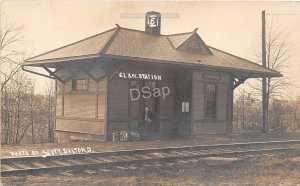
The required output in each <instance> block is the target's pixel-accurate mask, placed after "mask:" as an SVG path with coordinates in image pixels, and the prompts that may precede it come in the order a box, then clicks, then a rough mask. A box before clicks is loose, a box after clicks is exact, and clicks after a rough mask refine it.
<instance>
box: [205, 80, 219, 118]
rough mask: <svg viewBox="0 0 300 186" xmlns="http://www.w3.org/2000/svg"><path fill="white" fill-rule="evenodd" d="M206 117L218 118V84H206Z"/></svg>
mask: <svg viewBox="0 0 300 186" xmlns="http://www.w3.org/2000/svg"><path fill="white" fill-rule="evenodd" d="M205 99H206V101H205V103H206V118H216V84H206V90H205Z"/></svg>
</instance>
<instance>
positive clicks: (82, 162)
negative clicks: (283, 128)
mask: <svg viewBox="0 0 300 186" xmlns="http://www.w3.org/2000/svg"><path fill="white" fill-rule="evenodd" d="M270 145H273V146H275V147H273V148H270V147H269V146H270ZM281 145H284V147H281ZM293 145H300V140H289V141H271V142H252V143H234V144H221V145H213V146H211V145H210V146H208V145H206V146H184V147H165V148H150V149H135V150H123V151H109V152H96V153H89V154H73V155H59V156H48V157H46V158H44V157H24V158H4V159H2V160H1V163H2V164H1V174H2V175H11V174H16V173H32V172H44V171H48V170H58V169H60V170H65V169H73V168H84V167H95V166H99V165H101V166H109V165H116V164H128V163H139V162H152V161H170V160H177V159H191V158H204V157H216V156H232V155H244V154H260V153H266V152H277V151H285V150H292V149H300V146H297V147H294V146H293ZM266 146H267V147H268V148H266ZM128 155H131V156H128ZM98 158H99V159H98ZM101 158H102V160H101ZM124 158H125V159H124ZM64 160H65V161H66V162H64ZM70 162H71V163H70ZM28 163H29V164H30V165H31V167H30V166H28ZM51 163H52V164H51ZM24 164H25V165H24ZM26 164H27V166H28V167H27V168H26ZM32 164H38V165H39V167H34V166H33V168H32ZM5 166H6V167H12V169H6V170H3V167H5ZM13 167H17V168H13ZM18 167H21V168H18ZM24 167H25V168H24Z"/></svg>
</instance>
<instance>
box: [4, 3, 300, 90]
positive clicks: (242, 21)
mask: <svg viewBox="0 0 300 186" xmlns="http://www.w3.org/2000/svg"><path fill="white" fill-rule="evenodd" d="M262 10H265V11H266V12H267V20H266V21H267V24H268V25H270V23H272V25H273V27H274V28H276V29H278V30H280V31H282V30H284V32H285V33H287V34H288V35H289V38H288V40H289V42H290V43H291V47H292V48H291V51H290V56H291V57H290V59H289V61H288V62H287V64H286V65H287V66H288V68H287V72H288V73H289V74H290V75H289V76H292V77H295V78H296V79H295V84H296V85H298V86H300V78H299V77H300V52H299V51H300V2H275V1H268V2H237V1H236V2H220V1H219V2H213V1H207V2H204V1H201V2H200V1H197V2H196V1H189V2H185V1H180V2H179V1H155V2H150V1H149V2H147V1H143V2H137V1H97V0H73V1H71V0H3V1H1V28H2V29H3V28H4V27H5V25H9V24H12V23H16V24H20V25H23V26H24V35H25V37H24V42H22V43H21V44H20V45H19V46H18V47H19V48H20V49H21V50H23V51H24V52H25V53H26V56H27V57H32V56H35V55H38V54H40V53H43V52H47V51H49V50H52V49H55V48H58V47H61V46H63V45H66V44H69V43H72V42H75V41H78V40H80V39H83V38H86V37H89V36H91V35H94V34H97V33H100V32H103V31H106V30H108V29H111V28H114V27H115V24H119V25H120V26H121V27H126V28H132V29H138V30H144V24H145V23H144V18H143V17H141V16H140V15H141V13H146V12H148V11H158V12H160V13H162V14H163V15H169V16H163V17H162V27H161V33H162V34H174V33H182V32H190V31H193V30H194V29H195V28H198V31H197V32H198V34H199V35H200V36H201V38H202V39H203V40H204V42H205V43H206V44H207V45H209V46H212V47H215V48H218V49H221V50H224V51H226V52H229V53H232V54H235V55H237V56H240V57H243V58H246V59H249V60H252V61H255V60H256V57H255V55H254V50H255V48H258V47H260V43H261V11H262ZM124 15H129V16H130V18H128V16H127V18H126V16H124ZM135 15H136V16H135ZM284 75H285V74H284ZM30 77H32V78H33V79H35V81H36V89H37V91H38V92H41V93H42V92H43V91H44V90H45V81H48V80H47V79H46V78H43V77H41V76H36V75H30ZM245 86H246V85H241V88H243V87H245ZM295 94H296V95H299V96H300V90H299V89H295Z"/></svg>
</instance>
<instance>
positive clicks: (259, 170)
mask: <svg viewBox="0 0 300 186" xmlns="http://www.w3.org/2000/svg"><path fill="white" fill-rule="evenodd" d="M2 183H3V185H5V186H6V185H36V186H37V185H38V186H40V185H41V186H43V185H51V186H52V185H280V186H287V185H291V186H296V185H300V149H297V150H289V151H286V152H280V153H276V154H265V155H260V156H255V155H248V156H235V157H226V158H224V157H214V158H204V159H194V160H191V161H187V160H185V161H182V160H181V161H175V162H165V163H159V162H157V163H153V164H151V165H149V164H139V165H136V164H133V165H128V166H123V167H122V166H114V167H109V168H107V167H106V168H103V167H102V168H100V167H99V168H98V169H92V170H78V171H72V172H70V171H69V172H66V171H64V172H59V173H58V172H55V173H47V174H39V175H30V176H11V177H2Z"/></svg>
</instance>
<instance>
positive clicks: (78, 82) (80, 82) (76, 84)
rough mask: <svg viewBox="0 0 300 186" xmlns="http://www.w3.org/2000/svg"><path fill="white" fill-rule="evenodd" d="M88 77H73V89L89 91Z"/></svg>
mask: <svg viewBox="0 0 300 186" xmlns="http://www.w3.org/2000/svg"><path fill="white" fill-rule="evenodd" d="M87 84H88V80H87V79H72V91H87V88H88V85H87Z"/></svg>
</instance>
